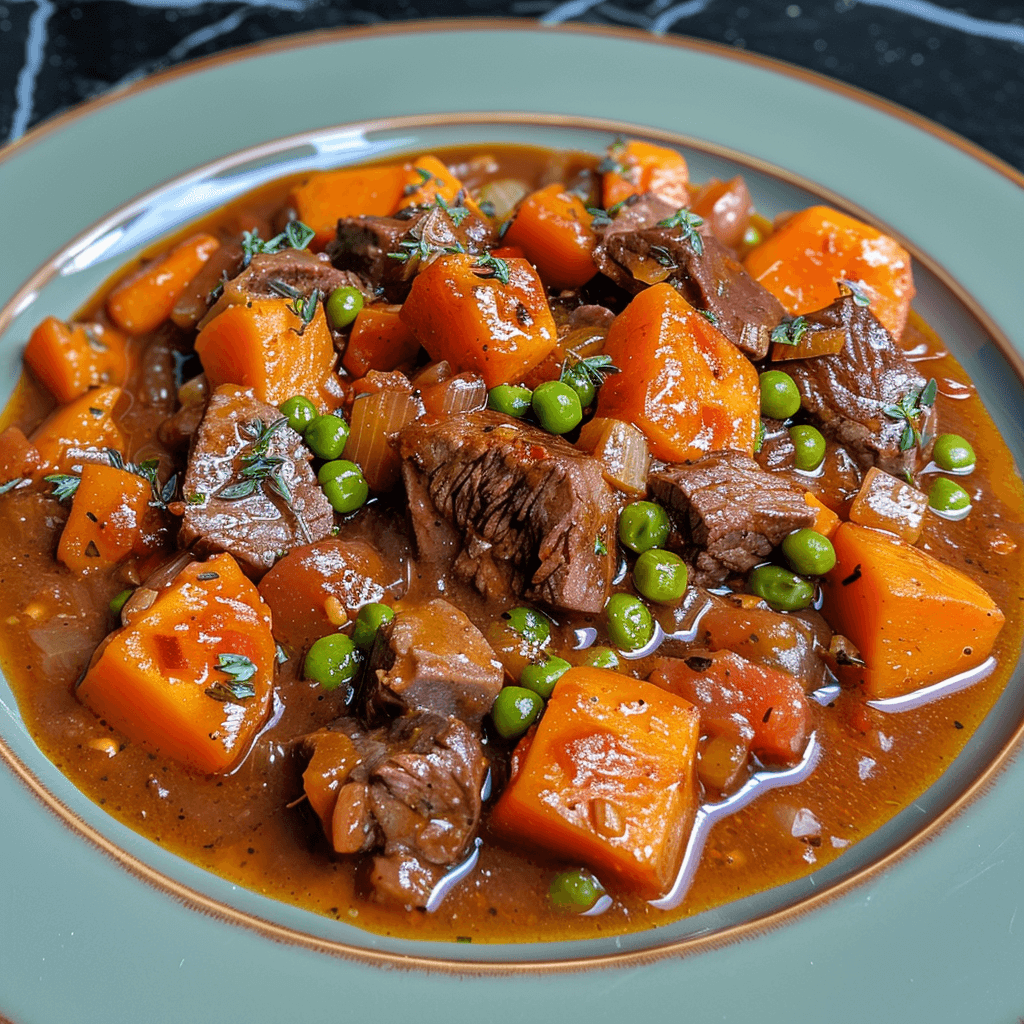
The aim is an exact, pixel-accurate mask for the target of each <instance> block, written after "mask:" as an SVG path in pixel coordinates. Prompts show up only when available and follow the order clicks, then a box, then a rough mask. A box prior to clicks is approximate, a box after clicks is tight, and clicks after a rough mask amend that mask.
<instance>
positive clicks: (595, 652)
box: [583, 647, 619, 669]
mask: <svg viewBox="0 0 1024 1024" xmlns="http://www.w3.org/2000/svg"><path fill="white" fill-rule="evenodd" d="M583 664H584V665H590V666H591V667H592V668H610V669H617V668H618V667H619V656H618V655H617V654H616V653H615V652H614V651H613V650H612V649H611V648H610V647H591V648H590V650H589V651H587V653H586V656H585V657H584V659H583Z"/></svg>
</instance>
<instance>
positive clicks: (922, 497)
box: [850, 466, 928, 544]
mask: <svg viewBox="0 0 1024 1024" xmlns="http://www.w3.org/2000/svg"><path fill="white" fill-rule="evenodd" d="M927 511H928V495H927V494H925V493H924V491H919V490H918V489H917V488H916V487H913V486H911V485H910V484H908V483H907V482H906V481H905V480H900V479H899V478H898V477H895V476H890V475H889V474H888V473H883V472H882V471H881V470H880V469H878V468H877V467H876V466H872V467H871V468H870V469H869V470H868V471H867V473H865V474H864V479H863V481H861V485H860V490H859V491H858V492H857V496H856V497H855V498H854V499H853V504H852V505H851V506H850V522H851V523H857V524H858V525H860V526H873V527H874V528H875V529H876V530H888V531H889V532H890V533H895V534H896V535H897V536H899V537H902V538H903V539H904V540H905V541H907V542H908V543H909V544H916V543H917V541H918V539H919V538H920V536H921V530H922V529H923V528H924V517H925V513H926V512H927Z"/></svg>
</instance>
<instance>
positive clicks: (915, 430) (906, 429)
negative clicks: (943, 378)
mask: <svg viewBox="0 0 1024 1024" xmlns="http://www.w3.org/2000/svg"><path fill="white" fill-rule="evenodd" d="M938 391H939V386H938V383H937V382H936V380H935V378H934V377H932V379H931V380H929V381H928V383H927V384H925V386H924V387H923V388H920V389H918V388H914V389H913V390H911V391H908V392H907V394H905V395H904V396H903V397H902V398H901V399H900V400H899V402H897V403H896V404H895V405H886V406H883V408H882V412H884V413H885V415H886V416H888V417H889V419H891V420H903V433H902V434H901V435H900V451H901V452H909V451H910V449H911V448H913V447H914V446H915V445H916V446H917V447H921V445H922V444H925V443H927V441H926V438H925V437H924V435H923V434H922V433H921V430H920V428H919V427H918V421H919V420H920V418H921V416H922V415H924V413H925V412H926V411H927V410H928V409H930V408H931V407H932V406H933V405H934V404H935V397H936V395H937V394H938Z"/></svg>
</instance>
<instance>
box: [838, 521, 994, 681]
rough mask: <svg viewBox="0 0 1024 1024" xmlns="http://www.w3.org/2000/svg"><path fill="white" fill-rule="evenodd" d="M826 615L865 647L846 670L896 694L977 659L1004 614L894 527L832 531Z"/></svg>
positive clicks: (970, 665)
mask: <svg viewBox="0 0 1024 1024" xmlns="http://www.w3.org/2000/svg"><path fill="white" fill-rule="evenodd" d="M832 544H833V546H834V547H835V549H836V565H835V568H834V569H833V570H832V571H831V572H830V573H829V574H828V576H827V577H825V578H824V579H823V580H822V590H823V592H824V595H825V605H824V609H823V611H824V615H825V618H826V619H828V622H829V624H830V625H831V626H832V628H833V629H835V630H836V631H837V632H838V633H842V634H843V635H844V636H847V637H849V638H850V640H851V641H852V642H853V643H854V644H855V645H856V647H857V648H858V649H859V650H860V654H861V657H862V658H863V659H864V661H865V667H864V668H859V667H857V666H848V667H845V668H843V669H842V670H841V671H842V675H843V676H844V677H845V678H846V679H848V680H850V681H852V682H859V683H861V684H862V685H863V687H864V692H865V693H866V694H867V695H868V696H869V697H876V698H885V697H898V696H901V695H903V694H906V693H910V692H911V691H912V690H916V689H917V688H918V687H921V686H927V685H928V684H930V683H936V682H939V681H940V680H942V679H947V678H949V677H950V676H953V675H956V674H958V673H960V672H965V671H967V670H968V669H971V668H974V667H975V666H977V665H980V664H981V663H982V662H983V661H984V660H985V659H986V658H987V657H988V656H989V654H990V653H991V651H992V645H993V644H994V643H995V639H996V636H997V635H998V633H999V630H1000V629H1001V628H1002V625H1003V621H1004V616H1003V613H1002V612H1001V611H1000V610H999V609H998V608H997V607H996V605H995V603H994V602H993V600H992V599H991V598H990V597H989V596H988V594H986V593H985V591H984V590H982V589H981V587H979V586H978V584H977V583H975V582H974V580H972V579H970V577H968V576H965V575H964V574H963V573H962V572H960V571H958V570H957V569H954V568H952V567H951V566H948V565H945V564H944V563H942V562H940V561H938V559H936V558H933V557H932V556H931V555H928V554H926V553H925V552H924V551H921V550H920V549H918V548H915V547H913V546H912V545H910V544H908V543H907V542H906V541H905V540H901V539H900V538H899V537H895V536H893V535H892V534H890V533H883V532H882V531H880V530H873V529H870V528H869V527H865V526H857V525H856V524H854V523H843V524H842V525H841V526H840V527H839V528H838V529H837V530H836V532H835V535H834V536H833V538H832Z"/></svg>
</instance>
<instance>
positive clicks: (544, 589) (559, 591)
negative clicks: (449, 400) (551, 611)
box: [399, 410, 616, 615]
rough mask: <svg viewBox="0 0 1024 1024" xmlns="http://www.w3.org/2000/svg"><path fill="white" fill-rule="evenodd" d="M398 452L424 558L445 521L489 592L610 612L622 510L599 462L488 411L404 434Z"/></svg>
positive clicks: (459, 560) (460, 564)
mask: <svg viewBox="0 0 1024 1024" xmlns="http://www.w3.org/2000/svg"><path fill="white" fill-rule="evenodd" d="M399 451H400V453H401V455H402V458H403V463H404V464H403V467H402V472H403V476H404V478H405V484H406V490H407V491H408V493H409V502H410V510H411V512H412V516H413V526H414V528H415V530H416V540H417V544H418V545H419V546H420V548H421V550H424V551H431V550H437V549H438V545H436V544H435V543H434V539H433V537H432V533H433V532H434V530H435V526H434V524H435V521H436V520H437V519H438V518H439V517H440V518H441V519H442V520H444V521H446V522H447V523H448V524H450V525H451V526H453V527H454V528H455V530H456V531H457V532H458V534H459V535H460V538H461V547H460V548H459V549H458V551H457V554H456V556H455V559H454V569H455V572H456V573H457V575H459V576H460V577H462V578H463V579H465V580H468V581H471V582H472V583H473V584H474V585H475V586H476V587H477V589H478V590H480V592H481V593H483V594H485V595H487V596H488V597H491V598H495V599H500V600H503V601H504V602H506V603H510V602H511V600H512V599H513V597H514V596H515V595H518V594H522V595H523V596H524V597H525V598H526V599H527V600H531V601H541V602H544V603H546V604H550V605H553V606H555V607H556V608H563V609H566V610H567V611H576V612H582V613H584V614H592V615H593V614H597V613H598V612H600V611H601V609H602V608H603V607H604V602H605V599H606V597H607V594H608V587H609V584H610V582H611V576H612V555H611V553H610V552H612V551H614V550H615V543H614V537H615V515H616V506H615V501H614V497H613V495H612V491H611V489H610V488H609V487H608V485H607V484H606V483H605V481H604V476H603V475H602V472H601V465H600V463H598V462H597V461H596V460H595V459H593V458H591V457H590V456H589V455H584V454H583V453H582V452H580V451H578V450H577V449H576V448H574V447H573V446H572V445H571V444H569V443H568V442H567V441H564V440H562V438H560V437H554V436H553V435H551V434H548V433H546V432H545V431H543V430H539V429H538V428H536V427H531V426H528V425H527V424H524V423H520V422H519V421H518V420H514V419H511V418H509V417H506V416H502V415H500V414H499V413H495V412H491V411H486V410H484V411H480V412H473V413H467V414H465V415H462V416H451V417H448V418H446V419H444V420H442V421H440V422H436V423H422V422H420V423H414V424H413V425H412V426H409V427H407V428H406V429H405V430H404V431H403V432H402V433H401V434H400V435H399Z"/></svg>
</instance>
